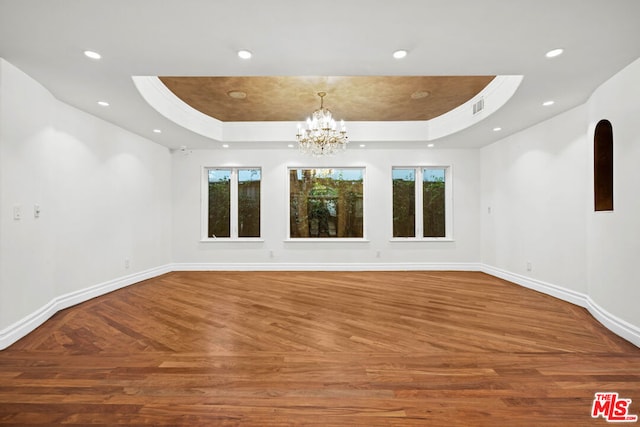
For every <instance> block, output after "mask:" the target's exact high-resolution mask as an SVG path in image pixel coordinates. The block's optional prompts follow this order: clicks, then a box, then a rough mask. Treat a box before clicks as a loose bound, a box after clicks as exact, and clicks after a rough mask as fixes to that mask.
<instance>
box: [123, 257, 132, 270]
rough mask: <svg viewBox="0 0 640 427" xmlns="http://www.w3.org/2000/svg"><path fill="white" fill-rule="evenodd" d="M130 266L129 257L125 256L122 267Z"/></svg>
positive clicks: (127, 267)
mask: <svg viewBox="0 0 640 427" xmlns="http://www.w3.org/2000/svg"><path fill="white" fill-rule="evenodd" d="M130 267H131V260H130V259H129V258H125V260H124V268H125V269H127V270H128V269H129V268H130Z"/></svg>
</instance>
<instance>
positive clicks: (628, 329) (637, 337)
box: [480, 264, 640, 347]
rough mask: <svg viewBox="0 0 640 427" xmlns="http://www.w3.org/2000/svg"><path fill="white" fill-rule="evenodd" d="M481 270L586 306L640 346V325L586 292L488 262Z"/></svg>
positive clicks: (613, 330)
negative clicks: (614, 311)
mask: <svg viewBox="0 0 640 427" xmlns="http://www.w3.org/2000/svg"><path fill="white" fill-rule="evenodd" d="M480 271H482V272H484V273H487V274H490V275H492V276H495V277H498V278H500V279H504V280H507V281H509V282H513V283H515V284H517V285H520V286H524V287H525V288H529V289H533V290H536V291H538V292H542V293H543V294H547V295H551V296H553V297H556V298H558V299H561V300H563V301H567V302H570V303H572V304H575V305H578V306H580V307H584V308H586V309H587V310H589V313H591V315H592V316H593V317H594V318H595V319H596V320H598V322H600V323H602V325H603V326H604V327H606V328H607V329H609V330H610V331H611V332H613V333H615V334H616V335H619V336H621V337H622V338H624V339H626V340H627V341H629V342H631V343H633V344H634V345H636V346H637V347H640V327H638V326H635V325H632V324H631V323H629V322H626V321H625V320H623V319H620V318H619V317H617V316H614V315H613V314H611V313H609V312H608V311H607V310H605V309H604V308H602V307H600V306H599V305H598V304H596V302H595V301H593V300H592V299H591V297H589V296H588V295H586V294H583V293H580V292H576V291H573V290H571V289H566V288H563V287H560V286H556V285H552V284H551V283H546V282H543V281H540V280H536V279H532V278H530V277H525V276H521V275H519V274H515V273H511V272H508V271H505V270H501V269H499V268H495V267H492V266H489V265H486V264H482V267H481V269H480Z"/></svg>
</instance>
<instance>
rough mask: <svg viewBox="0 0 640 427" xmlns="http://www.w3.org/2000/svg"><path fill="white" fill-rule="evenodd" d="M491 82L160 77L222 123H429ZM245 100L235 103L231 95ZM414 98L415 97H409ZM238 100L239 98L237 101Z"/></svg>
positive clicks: (404, 78) (450, 78)
mask: <svg viewBox="0 0 640 427" xmlns="http://www.w3.org/2000/svg"><path fill="white" fill-rule="evenodd" d="M494 77H495V76H356V77H271V76H270V77H160V80H161V81H162V82H163V83H164V84H165V85H166V86H167V88H169V90H171V91H172V92H173V93H174V94H175V95H176V96H178V97H179V98H180V99H181V100H182V101H184V102H185V103H187V104H188V105H190V106H191V107H193V108H195V109H196V110H199V111H201V112H202V113H204V114H206V115H208V116H211V117H214V118H216V119H218V120H221V121H223V122H247V121H303V120H305V119H306V118H307V117H308V116H309V115H310V114H311V112H312V111H313V110H315V109H317V108H318V107H319V106H320V98H319V97H318V95H317V93H318V92H326V93H327V95H326V97H325V99H324V106H325V107H326V108H328V109H329V110H331V112H332V113H333V116H334V117H335V118H336V119H344V120H345V121H404V120H430V119H432V118H434V117H438V116H440V115H442V114H444V113H446V112H448V111H450V110H452V109H454V108H456V107H458V106H459V105H461V104H463V103H465V102H466V101H468V100H469V99H471V98H473V97H474V96H475V95H476V94H478V93H479V92H480V91H481V90H482V89H483V88H485V87H486V86H487V85H488V84H489V83H490V82H491V80H493V78H494ZM233 92H235V93H236V94H238V93H239V94H240V96H241V95H242V94H246V96H245V97H241V98H234V97H232V96H230V95H229V94H230V93H233ZM412 95H413V96H412ZM236 96H237V95H236Z"/></svg>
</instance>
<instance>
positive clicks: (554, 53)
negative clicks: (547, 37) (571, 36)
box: [545, 49, 564, 58]
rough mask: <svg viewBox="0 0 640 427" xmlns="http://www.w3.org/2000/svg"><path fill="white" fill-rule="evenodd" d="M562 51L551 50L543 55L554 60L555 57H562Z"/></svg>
mask: <svg viewBox="0 0 640 427" xmlns="http://www.w3.org/2000/svg"><path fill="white" fill-rule="evenodd" d="M563 52H564V49H553V50H550V51H549V52H547V53H546V54H545V56H546V57H547V58H555V57H556V56H560V55H562V53H563Z"/></svg>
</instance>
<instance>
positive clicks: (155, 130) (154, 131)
mask: <svg viewBox="0 0 640 427" xmlns="http://www.w3.org/2000/svg"><path fill="white" fill-rule="evenodd" d="M153 133H162V130H160V129H154V130H153Z"/></svg>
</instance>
